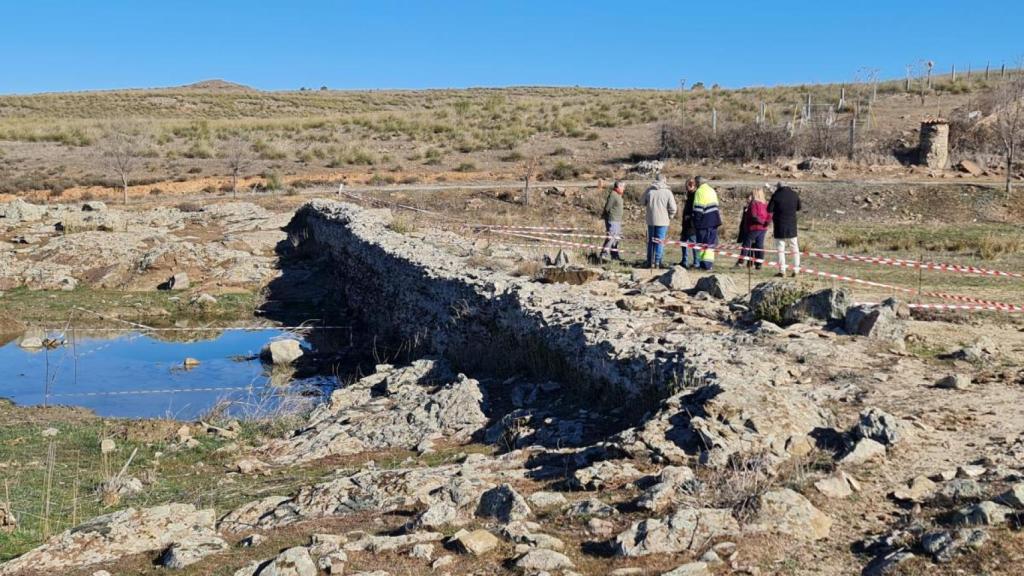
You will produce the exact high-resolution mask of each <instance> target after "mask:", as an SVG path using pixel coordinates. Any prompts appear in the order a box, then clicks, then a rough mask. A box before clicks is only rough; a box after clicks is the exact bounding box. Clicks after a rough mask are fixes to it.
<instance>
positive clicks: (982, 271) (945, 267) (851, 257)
mask: <svg viewBox="0 0 1024 576" xmlns="http://www.w3.org/2000/svg"><path fill="white" fill-rule="evenodd" d="M537 234H541V235H544V236H565V237H578V238H607V237H608V235H607V234H597V233H591V234H584V233H577V234H559V233H554V232H537ZM617 238H618V239H619V240H623V239H626V238H624V237H622V236H619V237H617ZM629 240H637V241H644V240H643V239H641V238H629ZM665 243H666V244H677V245H678V244H682V242H680V241H678V240H668V241H666V242H665ZM718 246H719V248H732V249H736V250H739V249H744V247H743V246H740V245H739V244H719V245H718ZM745 249H746V250H749V251H751V252H761V253H764V254H778V253H779V250H777V249H771V248H745ZM800 254H801V255H803V256H808V257H811V258H822V259H825V260H840V261H849V262H863V263H866V264H879V265H882V266H895V267H898V268H919V269H922V270H938V271H941V272H955V273H960V274H978V275H982V276H997V277H1002V278H1018V279H1024V274H1020V273H1017V272H1003V271H1000V270H991V269H988V268H978V267H976V266H967V265H961V264H943V263H937V262H919V261H917V260H902V259H899V258H885V257H881V256H858V255H855V254H834V253H829V252H801V253H800Z"/></svg>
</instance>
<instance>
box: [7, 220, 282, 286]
mask: <svg viewBox="0 0 1024 576" xmlns="http://www.w3.org/2000/svg"><path fill="white" fill-rule="evenodd" d="M287 221H288V215H286V214H285V215H281V214H272V213H270V212H268V211H266V210H264V209H262V208H260V207H259V206H255V205H252V204H245V203H225V204H212V205H209V206H205V207H203V206H198V205H182V206H179V207H161V208H156V209H152V210H144V211H121V210H117V209H113V208H108V207H107V206H106V205H105V204H104V203H102V202H86V203H84V204H82V205H81V206H77V205H76V206H67V205H50V206H38V205H33V204H28V203H26V202H23V201H20V200H14V201H12V202H8V203H5V204H2V205H0V230H2V232H0V234H2V236H0V237H2V238H3V242H2V244H0V249H2V250H0V277H2V278H3V280H2V285H0V289H3V290H11V289H14V288H18V287H21V286H25V287H28V288H30V289H33V290H74V289H75V288H76V287H78V286H79V285H80V284H82V285H86V286H89V287H94V288H116V289H121V290H137V289H143V290H146V289H149V290H151V289H156V288H158V287H165V288H167V289H175V290H188V289H190V288H193V287H194V286H201V287H203V288H206V289H208V290H216V289H225V288H232V287H240V286H249V285H252V284H263V283H265V282H266V281H267V280H269V279H270V278H271V277H272V276H273V274H274V264H275V258H274V249H275V247H276V244H277V243H278V242H280V241H281V240H283V238H284V236H283V234H282V233H281V232H280V228H281V227H282V226H283V225H284V224H285V223H287Z"/></svg>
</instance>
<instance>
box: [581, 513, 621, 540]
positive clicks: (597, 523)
mask: <svg viewBox="0 0 1024 576" xmlns="http://www.w3.org/2000/svg"><path fill="white" fill-rule="evenodd" d="M613 532H615V524H612V523H611V522H609V521H607V520H603V519H601V518H591V519H590V520H587V533H588V534H591V535H592V536H596V537H598V538H607V537H609V536H611V535H612V533H613Z"/></svg>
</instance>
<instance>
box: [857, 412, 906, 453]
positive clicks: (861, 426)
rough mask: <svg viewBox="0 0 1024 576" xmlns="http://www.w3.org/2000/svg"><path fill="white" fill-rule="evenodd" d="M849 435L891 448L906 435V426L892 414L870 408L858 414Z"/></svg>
mask: <svg viewBox="0 0 1024 576" xmlns="http://www.w3.org/2000/svg"><path fill="white" fill-rule="evenodd" d="M851 433H852V434H853V436H854V437H855V438H870V439H872V440H874V441H876V442H880V443H882V444H885V445H887V446H892V445H893V444H896V443H898V442H900V441H902V440H903V438H904V437H905V436H906V434H907V426H906V424H904V423H903V421H902V420H900V419H899V418H896V417H895V416H893V415H892V414H889V413H887V412H884V411H882V410H879V409H878V408H871V409H869V410H865V411H864V412H861V413H860V418H859V420H858V422H857V424H856V425H855V426H854V427H853V430H851Z"/></svg>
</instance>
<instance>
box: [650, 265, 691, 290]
mask: <svg viewBox="0 0 1024 576" xmlns="http://www.w3.org/2000/svg"><path fill="white" fill-rule="evenodd" d="M658 282H661V283H662V284H664V285H665V287H666V288H668V289H669V290H680V291H681V290H687V289H689V288H690V275H689V273H688V272H687V271H686V269H685V268H683V267H682V266H673V267H672V268H670V269H669V271H668V272H665V273H664V274H662V275H661V276H660V277H658Z"/></svg>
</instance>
